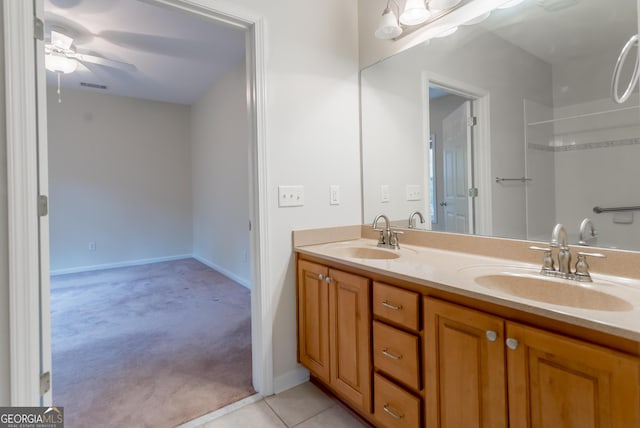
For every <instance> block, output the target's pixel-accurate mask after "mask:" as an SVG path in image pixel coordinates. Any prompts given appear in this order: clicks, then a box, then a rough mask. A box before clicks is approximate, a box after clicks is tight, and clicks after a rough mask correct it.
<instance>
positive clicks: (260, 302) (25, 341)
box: [2, 0, 273, 406]
mask: <svg viewBox="0 0 640 428" xmlns="http://www.w3.org/2000/svg"><path fill="white" fill-rule="evenodd" d="M144 1H148V2H151V3H154V4H158V5H165V6H168V7H173V8H177V9H180V10H184V11H188V12H191V13H196V14H200V15H203V16H206V17H208V18H211V19H214V20H218V21H222V22H225V23H227V24H231V25H234V26H237V27H238V28H243V29H245V30H246V34H247V40H246V61H247V82H248V88H247V89H248V91H247V93H248V96H247V102H248V105H249V112H250V121H251V124H252V126H251V142H250V147H249V153H250V155H249V157H250V162H249V165H250V168H249V170H250V172H249V175H250V177H249V187H250V204H249V209H250V221H251V224H252V226H253V227H251V231H250V236H251V261H252V273H251V281H252V287H251V326H252V327H251V342H252V343H251V348H252V368H253V374H252V375H253V387H254V388H255V390H256V391H257V392H259V393H260V394H262V395H270V394H271V393H273V344H272V330H273V325H272V320H273V306H272V304H271V298H270V296H271V294H272V293H271V288H270V286H269V280H268V279H269V266H270V263H269V261H270V260H269V254H268V252H267V251H265V250H264V248H265V245H266V243H267V242H268V224H269V223H268V218H267V207H268V204H267V188H268V184H269V182H268V175H267V171H268V165H267V140H266V79H265V76H266V70H265V68H266V60H265V51H266V36H265V22H264V18H263V17H261V16H260V15H259V14H257V13H254V12H253V11H251V10H248V9H246V8H243V7H241V6H238V5H235V4H232V3H231V2H228V1H220V0H144ZM2 7H3V12H4V37H5V73H6V75H5V85H6V91H5V100H4V101H5V105H6V120H7V175H8V198H7V199H8V226H9V242H8V247H9V307H10V313H9V332H10V341H9V343H10V370H11V386H10V389H11V405H12V406H40V405H48V404H51V403H47V402H44V401H42V399H41V396H40V358H41V347H40V314H41V310H40V296H39V279H40V278H39V277H40V271H41V265H40V260H39V248H40V244H41V243H40V240H39V236H38V235H39V229H38V215H37V212H38V206H37V199H38V198H37V196H38V159H37V152H38V141H37V107H38V106H37V101H36V81H37V80H36V64H35V55H29V54H27V55H25V52H27V53H28V52H33V53H34V54H35V44H34V36H33V34H34V30H33V20H34V4H33V3H32V2H31V1H25V0H4V1H3V2H2ZM40 102H42V99H41V100H40ZM44 144H45V145H46V142H44ZM45 150H46V147H45ZM47 242H48V237H47ZM44 266H48V263H46V264H45V265H44ZM43 274H48V272H43ZM46 297H48V296H46ZM44 310H46V311H49V310H50V309H49V308H45V309H44ZM48 352H50V350H49V351H48ZM54 375H55V374H54ZM50 395H51V394H49V397H50ZM49 401H50V398H49Z"/></svg>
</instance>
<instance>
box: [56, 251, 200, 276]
mask: <svg viewBox="0 0 640 428" xmlns="http://www.w3.org/2000/svg"><path fill="white" fill-rule="evenodd" d="M192 257H193V255H191V254H177V255H175V256H165V257H153V258H149V259H138V260H128V261H124V262H115V263H103V264H99V265H89V266H78V267H72V268H67V269H56V270H52V271H51V276H58V275H67V274H69V273H81V272H92V271H94V270H103V269H114V268H121V267H129V266H142V265H148V264H151V263H161V262H170V261H173V260H184V259H190V258H192ZM193 258H195V257H193Z"/></svg>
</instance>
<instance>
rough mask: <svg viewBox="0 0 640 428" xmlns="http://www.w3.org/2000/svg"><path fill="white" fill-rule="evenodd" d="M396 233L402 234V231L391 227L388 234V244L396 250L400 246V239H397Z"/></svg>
mask: <svg viewBox="0 0 640 428" xmlns="http://www.w3.org/2000/svg"><path fill="white" fill-rule="evenodd" d="M398 235H404V232H403V231H401V230H397V229H393V230H392V231H391V234H390V236H389V246H391V247H393V248H394V249H396V250H397V249H399V248H400V241H399V240H398Z"/></svg>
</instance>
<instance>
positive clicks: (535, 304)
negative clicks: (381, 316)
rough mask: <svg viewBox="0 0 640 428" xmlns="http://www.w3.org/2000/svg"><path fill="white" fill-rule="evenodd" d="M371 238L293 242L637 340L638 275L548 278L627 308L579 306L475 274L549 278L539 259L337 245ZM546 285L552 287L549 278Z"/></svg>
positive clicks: (346, 261)
mask: <svg viewBox="0 0 640 428" xmlns="http://www.w3.org/2000/svg"><path fill="white" fill-rule="evenodd" d="M376 244H377V242H376V241H375V240H371V239H354V240H351V241H342V242H334V243H327V244H318V245H305V246H296V247H295V250H296V251H297V252H299V253H302V254H308V255H312V256H317V257H322V258H323V259H326V260H328V261H334V262H339V263H341V264H343V265H346V266H351V267H354V268H360V269H366V270H368V271H371V272H374V273H377V274H381V275H385V276H387V277H391V278H397V279H401V280H406V281H410V282H413V283H416V284H419V285H425V286H428V287H431V288H433V289H438V290H442V291H446V292H450V293H455V294H459V295H463V296H468V297H472V298H474V299H478V300H482V301H486V302H490V303H494V304H498V305H501V306H505V307H508V308H513V309H517V310H520V311H524V312H528V313H532V314H536V315H540V316H544V317H547V318H550V319H555V320H558V321H563V322H566V323H569V324H574V325H579V326H582V327H586V328H590V329H593V330H597V331H601V332H604V333H609V334H612V335H615V336H619V337H624V338H627V339H631V340H635V341H640V280H638V279H630V278H625V277H616V276H611V275H601V274H592V277H593V280H594V282H593V283H581V282H577V281H572V280H561V279H549V280H550V281H552V282H559V283H561V284H560V285H571V286H577V287H585V288H589V289H592V290H596V291H600V292H602V293H606V294H608V295H610V296H614V298H615V297H617V298H620V299H622V300H624V301H625V302H628V303H629V305H628V307H627V308H625V309H624V310H618V311H608V310H595V309H583V308H579V307H572V306H564V305H557V304H552V303H546V302H541V301H537V300H529V299H525V298H521V297H517V296H515V295H512V294H508V293H507V292H503V291H497V290H493V289H489V288H486V287H484V286H481V285H479V284H478V283H477V282H476V278H477V277H478V276H481V275H488V274H497V275H499V274H502V273H507V274H513V273H514V272H515V273H519V272H520V273H523V274H524V275H526V276H531V277H534V278H535V277H537V275H539V278H541V279H548V278H547V277H544V276H542V275H540V274H539V271H540V265H533V264H528V263H523V262H518V261H514V260H506V259H501V258H494V257H484V256H478V255H472V254H468V253H462V252H456V251H449V250H440V249H435V248H430V247H422V246H415V245H402V247H401V248H400V250H390V249H389V250H385V251H390V252H396V253H397V254H398V255H399V256H400V257H398V258H395V259H368V258H367V259H363V258H356V257H350V256H346V255H345V253H344V251H342V249H344V248H347V247H363V248H377V246H376ZM545 285H546V284H545ZM549 286H550V287H552V286H553V284H549ZM554 292H555V290H553V289H552V288H550V289H549V293H551V298H550V299H545V300H549V301H553V293H554Z"/></svg>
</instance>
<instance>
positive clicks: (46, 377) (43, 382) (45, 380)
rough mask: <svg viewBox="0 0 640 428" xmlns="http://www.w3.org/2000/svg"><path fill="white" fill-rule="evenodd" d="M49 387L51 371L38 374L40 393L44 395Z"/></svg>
mask: <svg viewBox="0 0 640 428" xmlns="http://www.w3.org/2000/svg"><path fill="white" fill-rule="evenodd" d="M50 389H51V372H46V373H42V374H40V395H44V394H46V393H47V392H49V390H50Z"/></svg>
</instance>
